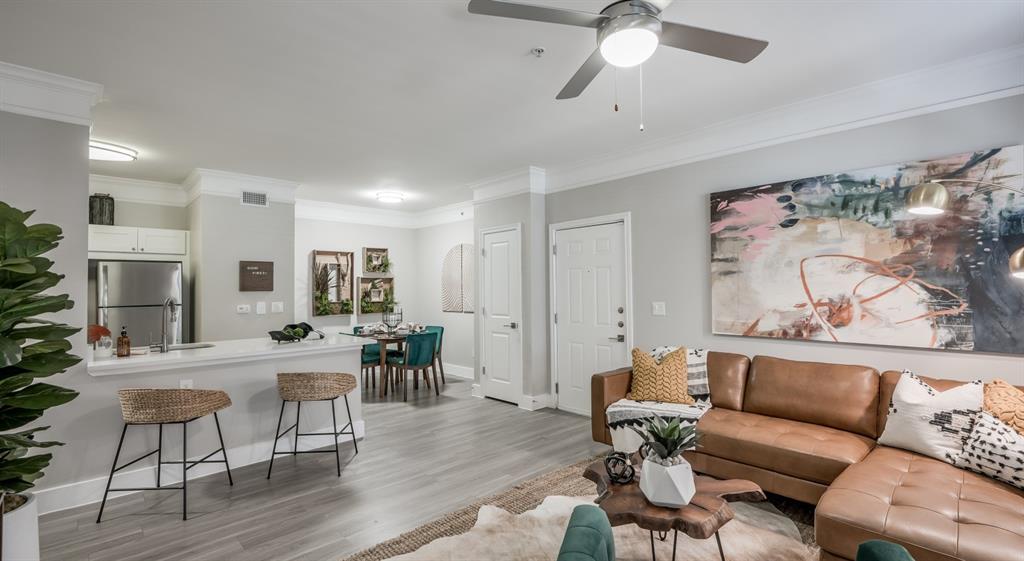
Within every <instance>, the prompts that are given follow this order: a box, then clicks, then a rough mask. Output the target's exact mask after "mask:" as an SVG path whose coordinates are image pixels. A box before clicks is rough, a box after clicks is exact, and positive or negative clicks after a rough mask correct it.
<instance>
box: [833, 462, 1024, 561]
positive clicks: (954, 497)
mask: <svg viewBox="0 0 1024 561" xmlns="http://www.w3.org/2000/svg"><path fill="white" fill-rule="evenodd" d="M814 526H815V537H816V539H817V542H818V545H819V546H821V548H822V549H823V550H825V551H826V552H828V553H830V554H831V555H833V556H835V557H838V558H843V559H854V558H855V557H856V553H857V544H859V543H861V542H863V541H866V540H870V539H885V540H887V541H892V542H896V543H899V544H900V545H902V546H904V547H906V548H907V550H909V551H910V553H911V555H913V556H914V559H915V560H916V561H947V560H948V561H952V560H966V561H1014V560H1018V561H1019V560H1024V491H1020V490H1017V489H1014V488H1013V487H1010V486H1009V485H1004V484H1002V483H999V482H997V481H995V480H993V479H990V478H988V477H984V476H982V475H977V474H974V473H971V472H967V471H964V470H961V469H958V468H956V467H954V466H951V465H949V464H947V463H944V462H940V461H938V460H933V459H931V458H928V457H925V456H921V455H919V454H915V453H913V452H907V451H904V450H899V449H896V448H889V447H886V446H879V447H878V448H876V449H875V450H874V451H872V452H871V453H870V454H868V456H867V457H866V458H865V459H864V460H863V461H861V462H860V463H858V464H856V465H854V466H852V467H850V468H849V469H847V470H846V471H844V472H843V473H842V475H840V476H839V477H837V478H836V480H835V481H834V482H833V483H832V485H831V486H830V487H829V489H828V491H826V492H825V494H824V495H823V496H822V497H821V500H820V501H819V502H818V507H817V509H816V511H815V524H814Z"/></svg>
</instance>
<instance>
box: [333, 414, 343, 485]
mask: <svg viewBox="0 0 1024 561" xmlns="http://www.w3.org/2000/svg"><path fill="white" fill-rule="evenodd" d="M337 399H338V398H334V399H332V400H331V423H332V424H333V425H334V461H335V462H336V463H337V464H338V477H341V450H339V449H338V418H337V416H336V415H335V413H334V402H335V400H337Z"/></svg>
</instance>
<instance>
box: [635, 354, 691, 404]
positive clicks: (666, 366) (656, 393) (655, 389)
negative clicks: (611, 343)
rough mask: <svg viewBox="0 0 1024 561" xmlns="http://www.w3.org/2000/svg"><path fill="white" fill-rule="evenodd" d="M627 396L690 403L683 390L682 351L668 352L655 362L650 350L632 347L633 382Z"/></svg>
mask: <svg viewBox="0 0 1024 561" xmlns="http://www.w3.org/2000/svg"><path fill="white" fill-rule="evenodd" d="M629 398H630V399H633V400H635V401H663V402H666V403H684V404H692V403H693V398H691V397H690V394H688V393H686V351H685V350H684V349H679V350H677V351H674V352H671V353H668V354H667V355H665V357H664V358H663V359H662V361H661V363H660V364H659V363H658V361H657V360H656V359H655V358H654V357H653V356H651V355H650V354H648V353H646V352H644V351H642V350H640V349H633V383H632V387H631V388H630V396H629Z"/></svg>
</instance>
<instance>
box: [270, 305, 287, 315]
mask: <svg viewBox="0 0 1024 561" xmlns="http://www.w3.org/2000/svg"><path fill="white" fill-rule="evenodd" d="M270 313H272V314H283V313H284V302H271V303H270Z"/></svg>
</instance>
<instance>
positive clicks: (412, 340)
mask: <svg viewBox="0 0 1024 561" xmlns="http://www.w3.org/2000/svg"><path fill="white" fill-rule="evenodd" d="M436 347H437V333H431V332H424V333H413V334H410V335H409V336H408V337H406V338H405V353H404V354H403V355H402V356H401V357H397V356H391V355H389V356H388V358H387V362H388V368H389V369H390V368H394V369H396V370H397V371H398V372H399V375H400V378H399V379H400V380H401V381H402V401H408V400H409V382H408V380H406V374H408V373H409V372H410V371H412V373H413V378H414V379H415V380H416V381H417V383H418V380H419V378H418V376H420V373H421V372H422V373H423V379H424V381H427V387H428V388H429V387H430V382H429V380H428V378H427V370H428V369H431V370H433V371H434V392H435V393H436V394H437V395H441V389H440V387H439V386H438V385H437V369H435V368H434V349H435V348H436ZM378 356H379V355H378Z"/></svg>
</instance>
